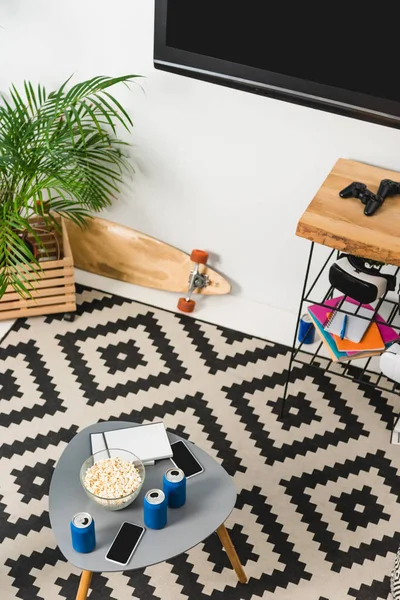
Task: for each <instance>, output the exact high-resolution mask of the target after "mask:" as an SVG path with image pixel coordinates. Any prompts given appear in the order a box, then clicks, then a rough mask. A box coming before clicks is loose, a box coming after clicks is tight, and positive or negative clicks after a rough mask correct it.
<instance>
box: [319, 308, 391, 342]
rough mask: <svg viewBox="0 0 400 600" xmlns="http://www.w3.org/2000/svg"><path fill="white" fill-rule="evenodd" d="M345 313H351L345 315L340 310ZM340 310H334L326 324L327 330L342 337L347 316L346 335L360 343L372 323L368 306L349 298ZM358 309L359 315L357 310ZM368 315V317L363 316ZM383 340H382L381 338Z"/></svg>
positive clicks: (347, 338) (348, 338) (347, 337)
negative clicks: (362, 305)
mask: <svg viewBox="0 0 400 600" xmlns="http://www.w3.org/2000/svg"><path fill="white" fill-rule="evenodd" d="M342 310H343V311H344V312H345V313H351V314H346V315H344V314H343V313H342V312H340V311H342ZM340 311H338V310H333V311H332V313H331V316H330V318H329V321H328V323H327V325H325V327H324V329H325V331H328V332H329V333H331V334H332V335H338V336H339V337H340V335H341V332H342V327H343V319H344V317H345V316H346V317H347V325H346V332H345V335H344V337H345V338H346V340H350V341H352V342H355V343H356V344H358V343H359V342H361V340H362V339H363V337H364V335H365V332H366V331H367V329H368V327H369V326H370V324H371V320H370V318H371V311H370V310H368V309H367V308H362V307H360V306H359V305H357V304H353V303H352V302H349V301H348V300H345V301H344V302H343V304H342V305H341V307H340ZM356 311H357V315H356V314H355V312H356ZM362 317H366V318H362ZM381 341H382V340H381Z"/></svg>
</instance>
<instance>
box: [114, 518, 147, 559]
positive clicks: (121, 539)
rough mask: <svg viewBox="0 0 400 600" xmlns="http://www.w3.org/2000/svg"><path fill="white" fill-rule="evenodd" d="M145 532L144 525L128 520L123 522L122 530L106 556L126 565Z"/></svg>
mask: <svg viewBox="0 0 400 600" xmlns="http://www.w3.org/2000/svg"><path fill="white" fill-rule="evenodd" d="M143 533H144V527H140V526H139V525H134V524H133V523H128V522H127V521H125V523H122V525H121V527H120V530H119V531H118V533H117V535H116V537H115V539H114V541H113V543H112V544H111V546H110V548H109V550H108V552H107V554H106V558H107V559H108V560H112V561H114V562H117V563H120V564H121V565H126V563H127V562H128V561H129V559H130V557H131V555H132V554H133V551H134V550H135V548H136V546H137V545H138V542H139V540H140V538H141V537H142V535H143Z"/></svg>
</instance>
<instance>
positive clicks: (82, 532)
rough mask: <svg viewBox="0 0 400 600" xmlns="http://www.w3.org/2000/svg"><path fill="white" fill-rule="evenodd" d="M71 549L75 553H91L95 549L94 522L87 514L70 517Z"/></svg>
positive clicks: (81, 513) (82, 513)
mask: <svg viewBox="0 0 400 600" xmlns="http://www.w3.org/2000/svg"><path fill="white" fill-rule="evenodd" d="M70 528H71V537H72V547H73V549H74V550H75V551H76V552H83V553H87V552H92V550H94V549H95V547H96V535H95V531H94V520H93V517H92V516H91V515H89V513H86V512H80V513H77V514H76V515H74V516H73V517H72V520H71V523H70Z"/></svg>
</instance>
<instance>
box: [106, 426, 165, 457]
mask: <svg viewBox="0 0 400 600" xmlns="http://www.w3.org/2000/svg"><path fill="white" fill-rule="evenodd" d="M104 438H105V441H106V444H107V448H121V449H122V450H128V451H129V452H133V454H136V456H137V457H139V458H140V460H141V461H142V462H143V463H146V462H148V461H154V460H162V459H163V458H171V456H172V448H171V444H170V443H169V439H168V436H167V432H166V431H165V426H164V423H163V422H162V421H160V422H159V423H149V424H148V425H138V426H136V427H125V428H119V429H113V430H112V431H105V432H104Z"/></svg>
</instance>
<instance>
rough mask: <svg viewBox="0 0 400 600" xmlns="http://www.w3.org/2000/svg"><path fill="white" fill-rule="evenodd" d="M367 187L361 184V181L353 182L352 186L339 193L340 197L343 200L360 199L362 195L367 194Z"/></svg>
mask: <svg viewBox="0 0 400 600" xmlns="http://www.w3.org/2000/svg"><path fill="white" fill-rule="evenodd" d="M366 189H367V186H366V185H365V183H360V182H359V181H353V183H351V184H350V185H348V186H347V187H345V188H344V189H343V190H342V191H341V192H339V196H340V197H341V198H359V197H360V194H362V193H363V192H365V190H366Z"/></svg>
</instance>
